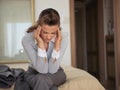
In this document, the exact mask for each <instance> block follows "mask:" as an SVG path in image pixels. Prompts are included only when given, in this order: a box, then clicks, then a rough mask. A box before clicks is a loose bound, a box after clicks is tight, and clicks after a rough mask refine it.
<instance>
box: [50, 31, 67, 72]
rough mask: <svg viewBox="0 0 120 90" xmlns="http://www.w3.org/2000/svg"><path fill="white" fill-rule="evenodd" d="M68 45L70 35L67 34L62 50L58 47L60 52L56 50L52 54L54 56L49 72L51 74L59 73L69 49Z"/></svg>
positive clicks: (63, 39) (63, 38) (64, 37)
mask: <svg viewBox="0 0 120 90" xmlns="http://www.w3.org/2000/svg"><path fill="white" fill-rule="evenodd" d="M67 44H68V35H67V33H63V34H62V40H61V43H60V48H59V47H58V49H59V50H58V49H57V50H55V49H54V50H53V53H52V54H53V55H51V58H50V60H49V70H48V72H49V73H56V72H57V71H58V69H59V67H60V63H61V60H62V57H63V55H64V53H65V50H66V48H67ZM55 55H56V56H55Z"/></svg>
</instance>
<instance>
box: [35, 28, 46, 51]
mask: <svg viewBox="0 0 120 90" xmlns="http://www.w3.org/2000/svg"><path fill="white" fill-rule="evenodd" d="M40 32H41V26H38V27H37V29H36V30H34V38H35V39H36V41H37V44H38V47H39V48H41V49H43V50H44V49H45V47H44V41H43V40H42V38H41V37H40Z"/></svg>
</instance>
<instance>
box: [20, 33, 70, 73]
mask: <svg viewBox="0 0 120 90" xmlns="http://www.w3.org/2000/svg"><path fill="white" fill-rule="evenodd" d="M62 37H63V38H62V42H61V47H60V55H59V57H58V58H57V59H56V61H55V62H53V61H54V58H53V57H52V53H53V49H54V42H53V41H50V42H49V47H48V50H47V52H46V53H47V58H46V57H40V55H39V54H38V53H39V52H38V46H37V44H36V43H35V39H34V37H33V32H32V33H27V34H26V35H25V36H24V37H23V39H22V45H23V47H24V49H25V52H26V53H27V55H28V58H29V60H30V63H29V66H30V67H32V68H34V69H35V70H36V71H38V72H39V73H56V72H57V71H58V69H59V67H60V63H61V60H62V57H63V55H64V52H65V50H66V48H67V44H68V35H67V33H66V32H62ZM45 59H46V62H44V60H45Z"/></svg>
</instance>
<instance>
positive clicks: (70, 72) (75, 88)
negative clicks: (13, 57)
mask: <svg viewBox="0 0 120 90" xmlns="http://www.w3.org/2000/svg"><path fill="white" fill-rule="evenodd" d="M7 65H8V66H9V67H11V68H23V67H24V68H23V69H25V70H27V67H28V64H7ZM62 67H63V68H64V70H65V73H66V75H67V80H66V82H65V83H64V84H63V85H61V86H59V90H105V88H104V87H103V86H102V85H101V83H100V82H99V81H98V80H97V79H96V78H95V77H93V76H92V75H90V74H89V73H88V72H86V71H84V70H81V69H77V68H74V67H72V66H66V65H62ZM13 88H14V85H13V86H12V87H11V88H8V89H1V88H0V90H13Z"/></svg>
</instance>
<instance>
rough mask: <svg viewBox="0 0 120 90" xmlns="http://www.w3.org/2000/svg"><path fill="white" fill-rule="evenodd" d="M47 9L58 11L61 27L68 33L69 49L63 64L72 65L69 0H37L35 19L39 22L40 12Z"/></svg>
mask: <svg viewBox="0 0 120 90" xmlns="http://www.w3.org/2000/svg"><path fill="white" fill-rule="evenodd" d="M45 8H54V9H56V10H57V11H58V12H59V14H60V17H61V27H62V28H63V31H65V32H68V38H69V42H68V47H67V50H66V52H65V54H64V56H63V60H62V64H65V65H71V48H70V47H71V45H70V19H69V18H70V13H69V0H35V18H36V20H37V18H38V16H39V14H40V12H41V11H42V10H43V9H45Z"/></svg>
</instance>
